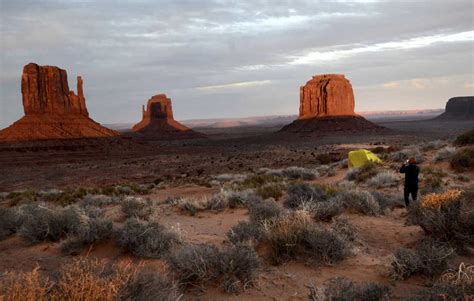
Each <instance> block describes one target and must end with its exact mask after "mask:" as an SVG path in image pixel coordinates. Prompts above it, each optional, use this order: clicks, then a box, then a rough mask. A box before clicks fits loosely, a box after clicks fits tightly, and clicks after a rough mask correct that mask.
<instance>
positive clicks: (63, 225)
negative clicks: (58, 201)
mask: <svg viewBox="0 0 474 301" xmlns="http://www.w3.org/2000/svg"><path fill="white" fill-rule="evenodd" d="M19 214H20V220H21V226H20V227H19V229H18V231H17V233H18V235H20V236H21V237H23V238H24V239H26V240H27V241H29V242H32V243H36V242H40V241H44V240H50V241H58V240H59V239H60V238H61V236H62V235H63V234H64V233H65V232H67V221H66V220H65V218H64V214H63V211H62V209H60V208H58V207H54V206H50V205H48V204H45V203H31V204H26V205H22V206H21V207H20V208H19Z"/></svg>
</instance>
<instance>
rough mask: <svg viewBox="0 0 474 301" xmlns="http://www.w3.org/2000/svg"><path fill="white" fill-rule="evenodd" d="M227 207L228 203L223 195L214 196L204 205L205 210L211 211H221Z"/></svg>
mask: <svg viewBox="0 0 474 301" xmlns="http://www.w3.org/2000/svg"><path fill="white" fill-rule="evenodd" d="M228 207H229V202H228V201H227V198H226V196H225V195H223V194H214V195H212V196H211V197H210V198H209V199H208V200H207V204H206V209H207V210H212V211H222V210H224V209H225V208H228Z"/></svg>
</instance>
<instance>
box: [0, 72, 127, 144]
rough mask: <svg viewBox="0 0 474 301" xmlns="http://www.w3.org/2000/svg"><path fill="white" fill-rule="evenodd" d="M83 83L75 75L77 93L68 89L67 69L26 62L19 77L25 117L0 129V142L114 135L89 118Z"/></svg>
mask: <svg viewBox="0 0 474 301" xmlns="http://www.w3.org/2000/svg"><path fill="white" fill-rule="evenodd" d="M82 84H83V82H82V78H81V77H80V76H78V77H77V95H76V94H75V93H74V92H73V91H70V90H69V85H68V81H67V73H66V70H63V69H60V68H58V67H55V66H38V65H37V64H34V63H30V64H28V65H26V66H25V67H24V68H23V75H22V78H21V93H22V95H23V109H24V112H25V116H23V117H22V118H20V119H19V120H18V121H16V122H15V123H13V124H12V125H11V126H9V127H8V128H6V129H3V130H1V131H0V141H23V140H44V139H72V138H86V137H111V136H117V135H118V133H117V132H115V131H113V130H110V129H108V128H105V127H103V126H101V125H100V124H98V123H97V122H95V121H94V120H92V119H91V118H89V113H88V111H87V107H86V101H85V98H84V93H83V89H82Z"/></svg>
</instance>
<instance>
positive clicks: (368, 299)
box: [317, 277, 390, 301]
mask: <svg viewBox="0 0 474 301" xmlns="http://www.w3.org/2000/svg"><path fill="white" fill-rule="evenodd" d="M320 295H321V297H320V298H318V299H317V300H341V301H343V300H344V301H345V300H347V301H348V300H364V301H378V300H388V299H389V297H390V288H389V287H388V286H386V285H382V284H377V283H373V282H369V283H360V284H357V283H354V282H352V281H351V280H348V279H346V278H342V277H337V278H332V279H329V280H328V281H326V282H325V287H324V289H323V290H322V293H321V294H320Z"/></svg>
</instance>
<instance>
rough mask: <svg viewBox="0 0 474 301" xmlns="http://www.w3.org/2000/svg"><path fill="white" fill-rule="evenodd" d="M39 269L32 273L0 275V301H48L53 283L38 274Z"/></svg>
mask: <svg viewBox="0 0 474 301" xmlns="http://www.w3.org/2000/svg"><path fill="white" fill-rule="evenodd" d="M38 270H39V267H37V268H35V269H34V270H33V271H31V272H6V273H4V274H3V275H0V300H11V301H23V300H37V301H47V300H50V299H49V298H48V296H47V295H48V292H49V291H50V289H51V287H52V286H53V283H52V282H51V281H49V279H47V278H44V277H42V276H41V274H40V273H39V272H38Z"/></svg>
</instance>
